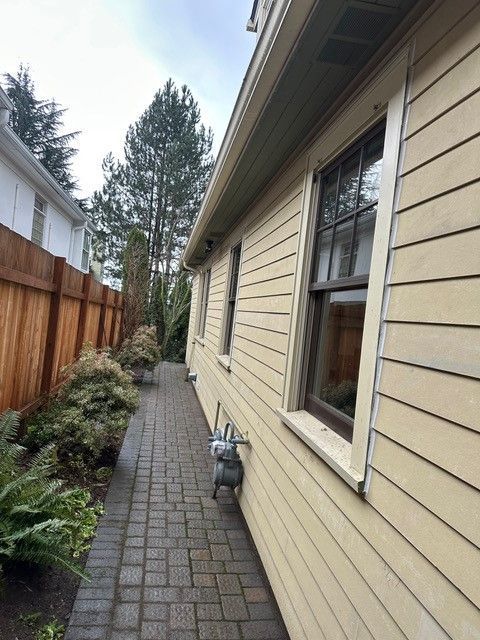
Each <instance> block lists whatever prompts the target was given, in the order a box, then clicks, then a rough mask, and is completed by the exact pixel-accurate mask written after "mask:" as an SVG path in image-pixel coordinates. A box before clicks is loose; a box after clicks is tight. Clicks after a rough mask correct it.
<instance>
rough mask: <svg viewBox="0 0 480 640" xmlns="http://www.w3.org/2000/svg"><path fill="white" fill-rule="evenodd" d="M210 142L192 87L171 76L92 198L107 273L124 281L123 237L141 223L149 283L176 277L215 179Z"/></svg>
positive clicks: (111, 160) (108, 162)
mask: <svg viewBox="0 0 480 640" xmlns="http://www.w3.org/2000/svg"><path fill="white" fill-rule="evenodd" d="M211 147H212V133H211V131H210V130H208V131H207V130H206V129H205V127H204V126H203V125H202V124H201V122H200V110H199V108H198V104H197V103H196V102H195V100H194V99H193V96H192V94H191V92H190V90H189V89H188V88H187V87H186V86H183V87H182V88H181V89H180V90H179V89H177V87H176V86H175V84H174V83H173V82H172V80H168V81H167V82H166V84H165V85H164V87H163V88H162V89H161V90H160V91H158V92H157V93H156V94H155V96H154V99H153V101H152V103H151V104H150V106H149V107H148V108H147V109H146V110H145V111H144V113H143V114H142V115H141V116H140V118H139V119H138V120H137V122H135V123H134V124H133V125H131V126H130V127H129V129H128V131H127V135H126V139H125V147H124V151H125V161H124V162H123V163H121V162H118V161H116V160H114V158H113V157H112V156H111V155H109V156H107V158H106V159H105V161H104V176H105V180H104V185H103V188H102V190H101V191H96V192H95V193H94V194H93V197H92V209H93V212H94V213H93V215H94V218H95V222H96V224H97V226H98V227H99V228H100V230H101V233H102V234H103V235H104V236H105V238H106V236H108V239H107V238H106V239H105V246H104V251H105V257H106V273H107V274H108V275H110V276H112V277H114V278H115V277H117V278H118V276H119V268H120V262H121V255H122V251H123V246H124V242H125V237H126V235H127V233H128V231H129V230H130V229H131V228H132V226H138V227H139V228H140V229H142V231H144V233H145V235H146V237H147V243H148V253H149V270H150V277H151V282H152V283H153V282H154V281H155V280H156V279H157V278H158V276H159V275H160V274H163V276H164V277H165V278H166V279H167V281H169V280H170V278H171V276H172V274H173V273H174V272H175V271H176V270H177V269H178V267H179V258H180V254H181V252H182V250H183V247H184V246H185V243H186V241H187V238H188V235H189V233H190V230H191V228H192V225H193V222H194V219H195V216H196V214H197V212H198V209H199V207H200V202H201V198H202V196H203V193H204V190H205V187H206V184H207V182H208V179H209V177H210V173H211V170H212V167H213V159H212V156H211V154H210V152H211Z"/></svg>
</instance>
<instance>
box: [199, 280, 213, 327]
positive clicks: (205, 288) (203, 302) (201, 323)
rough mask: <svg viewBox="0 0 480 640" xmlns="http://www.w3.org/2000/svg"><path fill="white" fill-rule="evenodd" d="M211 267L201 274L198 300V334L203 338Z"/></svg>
mask: <svg viewBox="0 0 480 640" xmlns="http://www.w3.org/2000/svg"><path fill="white" fill-rule="evenodd" d="M211 275H212V272H211V269H208V270H207V271H205V273H204V274H203V280H202V299H201V301H200V318H199V322H198V336H199V337H200V338H203V337H204V336H205V324H206V321H207V309H208V296H209V292H210V279H211Z"/></svg>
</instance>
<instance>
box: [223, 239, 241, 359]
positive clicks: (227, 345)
mask: <svg viewBox="0 0 480 640" xmlns="http://www.w3.org/2000/svg"><path fill="white" fill-rule="evenodd" d="M241 252H242V244H241V243H239V244H237V245H236V246H235V247H233V249H232V252H231V255H230V278H229V284H228V307H227V320H226V325H225V342H224V349H223V353H224V354H226V355H230V353H231V351H232V342H233V321H234V319H235V308H236V306H237V296H238V276H239V273H240V255H241Z"/></svg>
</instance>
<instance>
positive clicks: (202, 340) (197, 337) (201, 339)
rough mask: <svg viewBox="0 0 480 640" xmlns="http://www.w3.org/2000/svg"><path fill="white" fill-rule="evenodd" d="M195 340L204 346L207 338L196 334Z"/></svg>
mask: <svg viewBox="0 0 480 640" xmlns="http://www.w3.org/2000/svg"><path fill="white" fill-rule="evenodd" d="M195 342H198V344H201V345H202V347H204V346H205V338H202V337H201V336H195Z"/></svg>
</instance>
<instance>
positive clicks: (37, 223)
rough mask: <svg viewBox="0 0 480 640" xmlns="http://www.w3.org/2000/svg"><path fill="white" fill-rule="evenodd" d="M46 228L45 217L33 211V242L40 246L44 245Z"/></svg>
mask: <svg viewBox="0 0 480 640" xmlns="http://www.w3.org/2000/svg"><path fill="white" fill-rule="evenodd" d="M44 228H45V217H44V215H43V214H41V213H38V211H36V210H35V209H34V210H33V222H32V242H35V244H38V245H40V246H42V245H43V231H44Z"/></svg>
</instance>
